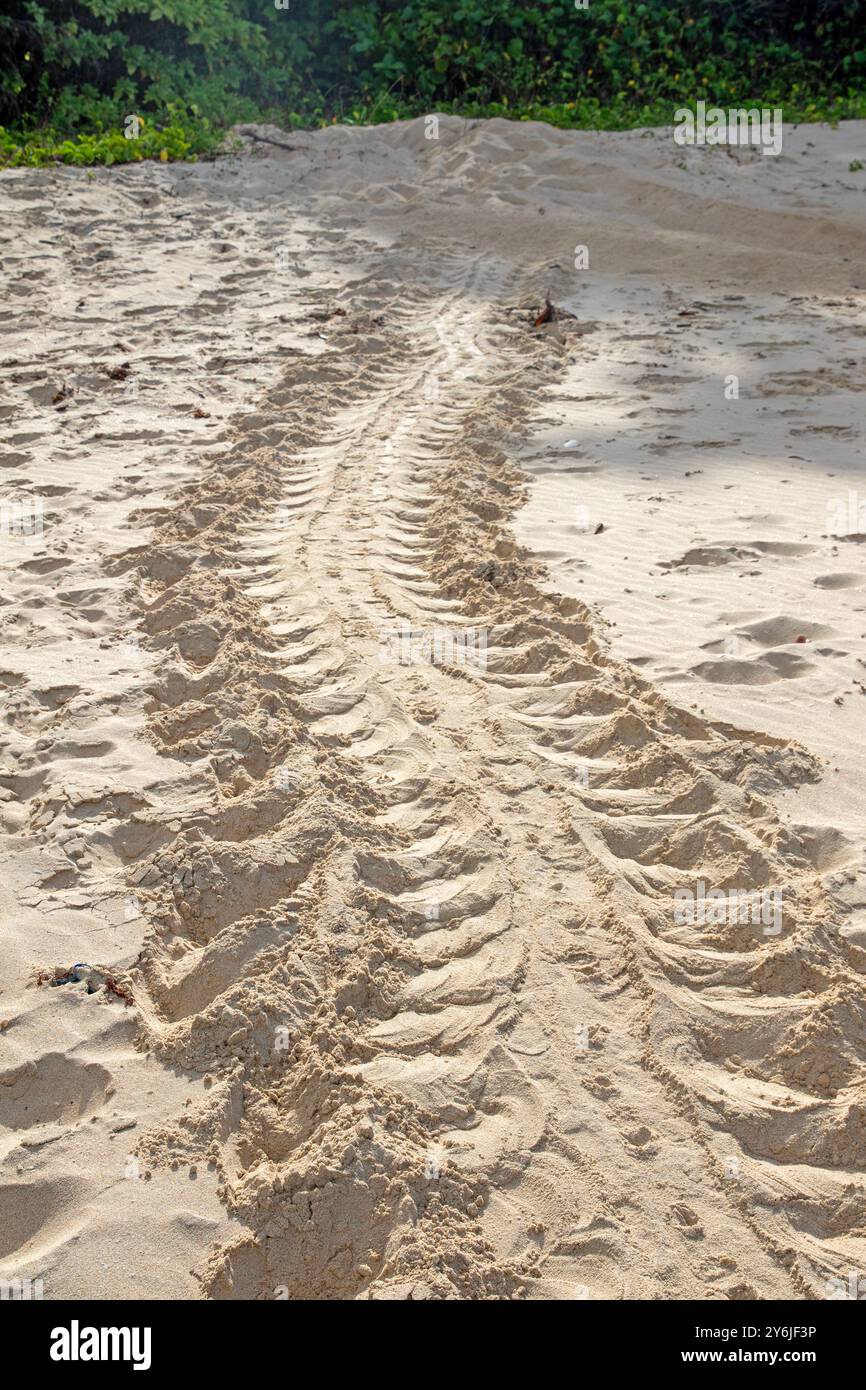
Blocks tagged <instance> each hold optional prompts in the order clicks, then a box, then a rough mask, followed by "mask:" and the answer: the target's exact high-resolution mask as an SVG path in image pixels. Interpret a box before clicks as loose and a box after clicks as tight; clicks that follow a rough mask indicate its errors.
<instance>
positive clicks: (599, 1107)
mask: <svg viewBox="0 0 866 1390" xmlns="http://www.w3.org/2000/svg"><path fill="white" fill-rule="evenodd" d="M482 286H483V289H482ZM537 288H538V286H537V284H531V283H529V282H528V280H525V279H522V278H521V277H518V276H516V275H514V274H513V273H511V272H510V271H507V270H506V269H504V268H501V267H499V266H498V265H497V264H496V263H495V262H493V261H492V260H491V259H488V258H484V257H479V256H478V255H475V254H473V253H471V252H470V251H468V250H467V251H466V252H465V253H464V254H455V253H454V252H453V251H452V252H444V251H443V252H439V250H438V248H431V247H427V248H424V251H423V253H422V251H421V250H416V251H408V250H403V251H395V252H393V253H391V254H389V256H388V257H387V269H386V270H385V271H383V272H380V273H373V274H369V273H361V271H360V270H359V274H358V276H357V277H356V278H355V279H354V280H352V281H351V282H350V283H348V284H347V286H346V288H345V289H343V290H342V291H341V292H339V293H338V294H336V295H331V296H327V295H325V294H324V293H323V292H319V291H316V290H315V289H314V290H312V291H310V292H309V295H308V297H307V299H308V307H309V308H310V310H311V311H315V312H316V313H317V314H319V315H320V316H321V321H322V323H323V325H325V326H326V331H327V345H326V347H325V349H324V350H323V351H322V352H321V353H320V354H318V355H317V356H316V357H315V359H314V360H311V359H309V358H307V357H303V356H299V357H298V358H296V359H295V361H294V362H293V364H292V365H290V367H289V368H288V370H287V371H286V373H285V376H284V378H283V380H282V381H281V382H280V383H279V384H278V385H277V386H276V388H275V389H273V390H271V391H270V392H268V393H267V394H266V396H265V397H264V399H262V401H261V402H260V404H259V405H258V407H257V409H256V410H255V411H254V412H253V413H251V414H248V415H241V416H240V417H238V418H236V419H235V421H234V422H233V426H232V429H231V437H232V443H231V445H230V447H229V449H228V451H227V452H226V451H222V452H220V453H219V454H218V455H216V456H215V457H214V458H212V459H211V461H210V462H209V463H206V464H205V465H204V467H203V468H202V470H201V474H200V476H199V477H198V479H197V480H196V481H195V482H194V483H192V484H190V485H188V486H186V487H184V488H182V489H181V490H180V492H179V493H177V494H176V496H175V497H174V498H173V499H172V503H171V505H169V506H167V507H166V508H165V509H164V510H163V511H161V512H160V513H159V514H158V515H157V516H156V524H155V528H154V531H153V541H152V545H150V546H149V547H148V549H147V550H146V551H145V552H142V550H141V549H137V550H135V551H133V552H130V554H129V556H128V557H127V558H126V560H125V561H124V562H123V564H122V565H121V566H120V568H124V567H126V568H127V569H128V572H129V578H130V590H129V592H130V595H131V597H132V599H133V601H134V602H135V603H137V604H138V605H139V611H140V617H141V625H142V632H143V634H146V636H143V641H144V644H145V645H146V646H147V647H148V648H150V649H151V651H152V653H154V654H155V656H156V658H157V678H156V681H155V683H154V685H153V687H152V689H151V691H150V697H151V698H150V702H149V703H150V709H149V719H150V727H151V731H152V735H153V737H154V738H155V740H156V741H157V744H158V746H159V747H160V748H161V749H162V750H163V751H164V752H165V753H166V754H167V755H170V757H171V758H172V759H175V760H180V761H181V762H184V761H185V762H188V763H189V764H190V766H191V767H194V769H195V779H196V780H195V787H196V790H195V794H194V795H193V794H191V800H190V805H189V808H188V810H187V811H186V812H185V813H183V814H180V813H179V812H178V808H177V807H176V806H174V807H172V810H171V813H170V815H168V814H167V815H166V817H165V825H164V827H163V828H162V832H161V835H160V838H161V841H162V843H161V847H160V848H159V850H158V852H157V853H156V854H154V855H153V857H152V860H148V861H144V862H143V863H142V864H141V865H139V866H138V867H137V869H136V870H135V872H134V873H133V875H132V876H131V882H135V883H137V884H138V888H137V891H139V892H140V894H141V898H142V903H143V911H144V913H145V915H146V916H147V917H148V918H149V920H150V921H151V923H152V929H151V930H150V931H149V933H148V936H147V939H146V941H145V945H144V948H143V951H142V954H141V957H140V959H139V961H138V963H137V965H136V967H135V968H134V970H133V971H132V983H133V989H134V992H135V997H136V1002H137V1005H138V1006H139V1008H140V1010H141V1013H142V1016H143V1035H142V1040H141V1045H142V1046H143V1047H148V1048H151V1049H152V1050H153V1051H154V1053H155V1055H156V1056H157V1057H158V1058H159V1059H161V1060H162V1061H164V1062H165V1064H166V1065H167V1066H170V1067H173V1068H181V1069H182V1070H184V1071H190V1072H194V1073H198V1074H200V1073H202V1072H207V1073H208V1075H209V1078H210V1087H209V1091H208V1094H207V1099H206V1100H205V1102H204V1103H203V1104H202V1105H200V1106H198V1107H197V1108H196V1109H194V1110H192V1111H189V1110H187V1111H185V1112H184V1114H183V1115H182V1116H180V1117H178V1119H177V1122H176V1123H172V1124H170V1125H168V1126H165V1127H158V1128H156V1129H152V1130H151V1131H150V1132H149V1133H147V1134H146V1135H144V1136H143V1138H142V1140H141V1142H140V1144H139V1146H138V1152H139V1153H140V1154H141V1155H142V1156H143V1157H144V1158H145V1159H146V1160H147V1162H148V1163H150V1164H153V1165H159V1164H160V1163H163V1162H165V1163H169V1162H173V1161H177V1160H178V1158H180V1159H181V1160H186V1161H190V1162H196V1161H201V1160H208V1159H209V1160H210V1161H211V1162H213V1163H215V1164H216V1165H217V1167H218V1168H219V1171H220V1174H221V1178H222V1187H221V1195H222V1196H223V1198H224V1201H225V1203H226V1205H227V1207H228V1208H229V1209H230V1210H231V1212H232V1213H233V1214H234V1215H236V1216H237V1218H238V1219H239V1220H240V1221H241V1222H242V1223H244V1224H245V1225H246V1227H247V1228H248V1232H249V1233H248V1234H247V1235H242V1236H239V1237H238V1238H237V1239H236V1240H235V1241H234V1242H232V1243H230V1244H228V1245H223V1246H222V1247H220V1248H218V1249H215V1250H213V1251H212V1252H211V1253H210V1255H209V1257H208V1258H207V1260H206V1261H205V1262H204V1263H203V1266H202V1268H201V1270H200V1277H201V1281H202V1288H203V1292H204V1294H205V1296H207V1297H214V1298H249V1297H263V1298H272V1297H275V1296H276V1297H285V1296H287V1297H289V1298H304V1297H313V1298H318V1299H326V1298H355V1297H375V1298H383V1297H396V1298H407V1297H408V1298H429V1297H434V1298H438V1297H469V1298H491V1297H494V1298H495V1297H513V1296H525V1297H530V1298H532V1297H548V1298H550V1297H554V1298H557V1297H561V1298H581V1297H588V1298H610V1297H613V1298H619V1297H625V1298H639V1297H660V1296H666V1297H674V1298H689V1297H692V1298H694V1297H697V1298H703V1297H731V1298H737V1297H745V1298H750V1297H759V1298H791V1297H794V1298H803V1297H806V1298H809V1297H823V1296H825V1283H826V1280H827V1279H828V1278H830V1277H831V1276H842V1277H845V1276H846V1275H847V1271H848V1269H850V1268H852V1267H857V1266H856V1261H857V1259H858V1252H860V1255H862V1233H863V1227H864V1220H866V1209H864V1200H863V1192H862V1188H861V1186H860V1184H859V1183H855V1181H854V1180H853V1173H854V1171H855V1170H856V1169H857V1168H858V1166H859V1165H860V1163H861V1162H862V1156H863V1152H864V1146H866V1109H864V1106H863V1104H862V1096H863V1087H862V1082H858V1076H859V1069H860V1067H861V1065H862V1042H863V1038H864V1029H863V1001H862V971H863V967H864V962H863V959H862V955H863V953H862V952H860V951H858V949H857V948H856V947H855V946H853V945H851V944H850V943H848V942H846V941H845V940H844V938H841V937H840V936H839V934H838V932H837V930H836V929H835V928H836V926H837V922H838V914H837V909H836V906H835V905H834V903H833V901H832V900H831V899H830V897H829V896H828V895H827V893H826V892H825V890H824V888H823V887H822V883H821V875H820V873H819V870H818V866H817V865H816V864H814V863H813V862H812V859H813V858H814V856H813V855H811V853H810V846H809V845H808V844H806V843H804V842H803V841H802V840H801V839H800V838H798V836H797V835H796V834H795V833H794V832H793V831H792V830H791V829H790V828H788V827H786V826H784V825H783V824H782V823H781V821H780V820H779V818H778V816H777V814H776V812H775V811H774V809H773V806H772V795H773V792H774V791H775V790H776V789H778V788H780V787H785V786H791V785H794V784H796V783H797V782H798V781H800V780H803V779H807V778H811V777H814V776H816V775H817V769H816V768H815V766H814V764H813V762H812V760H811V759H810V758H809V756H808V755H807V754H806V753H805V752H804V751H802V750H797V749H791V748H788V747H785V746H784V745H782V744H781V743H779V742H777V741H776V740H774V739H771V738H769V737H766V738H765V737H762V736H760V735H757V734H756V735H749V734H746V733H744V732H742V731H737V730H734V729H731V728H728V727H724V726H721V725H718V724H713V723H711V722H709V721H706V720H702V719H700V718H698V717H697V716H696V715H694V714H692V713H686V712H684V711H682V710H679V709H676V708H675V707H674V706H672V705H671V704H670V703H669V702H668V701H667V700H665V699H664V698H662V697H661V696H660V695H659V694H658V693H657V692H655V691H653V689H652V688H651V687H649V686H648V685H647V684H646V683H645V682H644V681H642V680H641V679H640V678H639V677H638V676H637V675H636V674H635V673H634V671H633V670H631V669H629V668H628V667H626V666H624V665H621V664H618V663H617V662H615V661H614V660H613V659H611V657H610V656H609V655H608V654H607V652H606V650H605V647H604V645H603V642H602V641H601V639H600V638H599V637H598V635H597V634H595V633H594V632H593V630H592V625H591V622H590V618H589V614H588V612H587V611H586V610H585V609H584V608H583V607H582V606H581V605H580V604H579V603H578V602H577V601H575V600H572V599H563V598H561V597H557V596H556V594H555V593H553V592H552V591H551V589H550V586H549V584H547V583H546V580H545V575H544V572H543V569H542V567H541V566H540V565H539V564H538V562H537V561H536V560H533V559H532V557H530V556H528V555H527V554H526V553H524V552H522V551H520V550H519V549H518V548H517V546H516V545H515V543H514V540H513V535H512V532H511V520H512V517H513V515H514V513H515V511H516V509H517V508H518V507H519V505H520V503H521V501H522V499H523V497H524V479H523V475H522V474H521V472H520V470H519V469H518V468H517V467H516V465H515V463H514V461H513V459H514V454H515V445H516V443H517V441H519V439H520V438H521V436H522V435H523V434H525V432H526V431H527V430H529V429H530V428H531V426H532V420H533V416H534V415H535V414H536V413H537V411H538V409H539V403H540V399H541V397H542V394H543V389H544V386H545V384H547V383H550V382H553V381H555V380H557V379H558V378H559V377H560V376H561V374H562V373H563V372H564V371H565V370H566V368H567V365H568V363H569V362H570V361H571V362H573V361H574V360H575V359H576V358H577V357H578V356H579V352H580V343H579V339H570V338H569V337H568V335H567V333H566V334H565V336H564V338H563V337H561V336H557V335H555V334H554V335H549V336H544V335H540V334H536V333H535V332H534V331H533V330H532V328H531V326H530V325H529V324H528V323H527V321H526V319H525V318H524V317H522V316H520V315H516V314H514V313H510V312H507V311H506V309H505V308H504V306H506V305H513V304H515V303H520V302H523V300H524V299H526V298H527V297H528V296H531V294H532V293H534V292H535V291H537ZM338 311H339V312H338ZM147 519H148V521H151V522H152V521H153V513H148V516H147ZM400 624H403V625H405V628H404V631H407V632H409V633H411V634H412V638H411V642H412V645H411V651H412V652H413V653H415V654H417V653H418V652H419V651H420V652H423V651H424V650H426V648H425V643H428V642H429V641H430V640H432V639H435V638H436V635H437V634H439V640H440V642H441V640H442V634H443V633H445V634H453V633H461V632H464V630H465V629H471V630H473V631H478V630H480V631H483V632H484V633H485V634H486V662H477V663H476V662H473V661H471V660H470V661H468V662H467V661H461V660H459V659H457V658H455V657H454V656H453V653H452V659H451V660H449V659H447V649H448V641H449V640H450V638H449V637H446V639H445V650H446V657H445V659H441V660H434V661H432V662H431V661H425V660H417V659H412V660H409V661H406V660H405V659H404V660H400V659H399V658H400V655H401V650H402V655H403V656H404V657H405V649H401V647H400V645H399V640H398V642H397V644H396V645H394V644H393V643H392V642H390V641H388V640H387V639H385V638H383V632H386V631H387V630H389V629H393V628H394V627H395V625H400ZM458 655H459V649H458ZM169 821H171V822H172V824H174V825H175V826H176V825H177V824H178V823H179V824H180V829H179V830H178V829H174V830H171V829H169ZM699 879H704V880H705V881H707V882H708V883H710V884H712V885H713V886H715V887H721V888H726V887H735V886H736V887H741V888H761V887H773V888H778V889H781V890H782V893H783V898H784V904H785V909H784V923H783V929H782V931H781V933H780V934H779V935H777V936H765V935H762V933H761V931H760V929H757V930H756V928H755V927H753V926H750V925H745V924H744V925H733V926H718V927H699V926H695V927H683V926H677V925H676V924H675V922H674V918H673V892H674V889H675V888H676V887H682V886H694V884H695V883H696V881H697V880H699ZM858 1039H859V1040H860V1042H859V1043H858V1041H857V1040H858ZM828 1058H829V1059H830V1060H829V1061H828ZM828 1068H829V1070H830V1072H831V1074H830V1075H829V1076H828V1075H826V1074H825V1073H827V1071H828ZM852 1261H854V1262H855V1264H854V1265H853V1266H852ZM860 1263H861V1266H862V1259H861V1261H860Z"/></svg>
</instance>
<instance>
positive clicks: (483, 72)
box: [0, 0, 866, 164]
mask: <svg viewBox="0 0 866 1390" xmlns="http://www.w3.org/2000/svg"><path fill="white" fill-rule="evenodd" d="M288 5H289V8H287V9H278V8H277V7H276V3H275V0H6V3H5V5H4V10H5V13H4V15H3V16H0V122H2V123H3V126H2V127H0V161H3V162H7V163H8V162H13V163H25V164H38V163H43V162H46V161H49V160H63V161H66V162H70V163H80V164H86V163H93V162H99V163H112V162H116V161H117V162H119V161H126V160H134V159H147V158H168V159H183V158H191V157H194V156H195V155H197V154H202V153H205V152H207V151H208V150H212V149H213V148H214V147H215V146H216V145H217V144H218V143H219V141H220V139H221V133H222V132H223V131H224V130H225V128H226V127H227V126H228V125H229V124H231V123H232V122H234V121H238V120H254V119H262V118H264V119H271V120H274V121H275V122H277V123H278V124H281V125H284V126H289V127H291V126H306V125H317V124H322V123H326V122H331V121H334V120H337V121H346V122H351V123H357V124H360V123H365V122H372V121H387V120H393V119H396V118H398V117H401V116H407V115H416V114H418V113H419V112H428V111H431V110H439V111H456V112H460V113H462V114H465V115H470V116H483V115H501V116H508V117H511V118H514V119H527V120H528V119H540V120H547V121H551V122H552V123H554V124H556V125H561V126H578V127H588V126H592V127H596V128H608V129H623V128H627V127H630V126H636V125H645V124H660V123H664V122H666V121H670V119H671V116H672V112H673V110H674V109H675V108H676V107H678V106H689V105H693V104H694V102H695V101H696V100H698V99H699V98H704V99H706V100H707V101H709V102H711V103H717V104H720V105H724V106H740V105H747V106H752V105H756V104H759V105H761V104H766V105H773V106H782V108H783V110H784V114H785V118H786V119H787V120H815V119H831V120H838V119H841V118H846V117H855V116H866V81H864V78H866V23H864V19H866V0H644V2H643V3H637V4H635V3H633V0H631V2H630V3H626V0H588V5H587V8H585V9H583V8H579V7H577V6H576V4H575V0H529V2H528V3H525V4H521V3H518V0H288ZM131 114H135V115H137V116H138V117H140V118H143V119H144V125H143V126H142V127H141V130H140V134H139V135H138V138H137V139H131V140H129V139H126V138H125V135H124V124H125V122H128V118H129V116H130V115H131ZM4 127H5V128H4Z"/></svg>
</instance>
